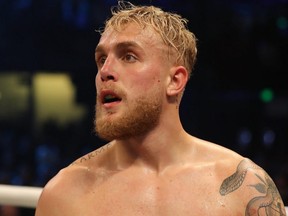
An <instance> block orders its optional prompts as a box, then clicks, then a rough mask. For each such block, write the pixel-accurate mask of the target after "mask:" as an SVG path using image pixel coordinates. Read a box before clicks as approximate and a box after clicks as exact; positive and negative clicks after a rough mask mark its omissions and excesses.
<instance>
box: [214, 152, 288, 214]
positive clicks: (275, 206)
mask: <svg viewBox="0 0 288 216" xmlns="http://www.w3.org/2000/svg"><path fill="white" fill-rule="evenodd" d="M219 193H220V194H221V196H223V197H227V198H231V199H232V200H233V199H234V200H235V201H236V202H237V200H239V199H241V200H242V201H244V205H245V215H255V214H256V213H257V215H286V214H285V206H284V204H283V200H282V198H281V196H280V194H279V191H278V189H277V187H276V185H275V183H274V182H273V180H272V178H271V177H270V176H269V174H268V173H267V172H266V171H265V170H264V169H263V168H261V167H260V166H258V165H257V164H255V163H254V162H253V161H251V160H250V159H248V158H244V159H243V160H241V161H240V162H239V163H238V165H237V168H236V169H235V170H234V172H232V173H229V174H228V173H227V177H226V178H225V179H224V180H223V182H222V184H221V186H220V188H219Z"/></svg>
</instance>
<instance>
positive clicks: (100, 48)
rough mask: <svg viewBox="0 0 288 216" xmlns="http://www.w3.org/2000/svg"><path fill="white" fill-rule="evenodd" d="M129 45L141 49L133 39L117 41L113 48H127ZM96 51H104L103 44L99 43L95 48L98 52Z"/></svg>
mask: <svg viewBox="0 0 288 216" xmlns="http://www.w3.org/2000/svg"><path fill="white" fill-rule="evenodd" d="M130 47H135V48H137V49H142V48H141V47H140V46H139V44H138V43H136V42H135V41H123V42H119V43H117V44H116V45H115V48H116V49H125V48H126V49H127V48H130ZM98 52H100V53H101V52H105V48H104V46H103V45H101V44H99V45H97V47H96V49H95V53H98Z"/></svg>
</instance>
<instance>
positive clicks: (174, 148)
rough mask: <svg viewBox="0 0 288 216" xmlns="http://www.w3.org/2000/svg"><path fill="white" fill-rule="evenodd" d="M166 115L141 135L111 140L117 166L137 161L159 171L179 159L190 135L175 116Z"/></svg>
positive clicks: (188, 141)
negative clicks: (160, 121) (163, 119)
mask: <svg viewBox="0 0 288 216" xmlns="http://www.w3.org/2000/svg"><path fill="white" fill-rule="evenodd" d="M167 119H168V120H165V122H164V123H163V122H162V124H160V125H159V126H157V127H156V128H155V129H154V130H153V131H150V132H149V133H148V134H146V135H145V136H141V137H133V138H129V139H125V140H115V141H114V142H115V154H116V155H115V156H116V160H117V164H118V166H121V167H119V168H120V169H121V168H125V167H128V166H131V165H139V166H142V167H143V166H145V167H147V168H149V169H151V170H154V171H156V172H161V171H163V170H164V169H165V168H166V167H168V166H169V165H171V164H177V162H179V163H180V162H181V161H182V153H183V152H185V151H186V149H187V148H188V145H187V144H188V143H190V140H191V136H190V135H188V134H187V133H186V132H185V131H184V129H183V128H182V125H181V123H180V120H179V119H178V121H171V120H169V118H167ZM171 119H173V118H171ZM174 120H175V118H174ZM163 125H164V126H163ZM189 146H190V145H189ZM180 156H181V157H180Z"/></svg>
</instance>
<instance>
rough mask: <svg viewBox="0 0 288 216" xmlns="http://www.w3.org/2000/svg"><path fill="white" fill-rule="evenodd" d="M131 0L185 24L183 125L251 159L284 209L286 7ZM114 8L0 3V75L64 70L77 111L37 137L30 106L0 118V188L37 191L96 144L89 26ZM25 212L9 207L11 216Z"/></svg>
mask: <svg viewBox="0 0 288 216" xmlns="http://www.w3.org/2000/svg"><path fill="white" fill-rule="evenodd" d="M131 2H132V3H135V4H152V5H156V6H161V7H163V8H164V9H165V10H169V11H172V12H177V13H180V14H182V16H183V17H185V18H187V19H188V20H189V28H190V29H191V31H193V32H194V33H195V34H196V36H197V38H198V40H199V41H198V53H199V54H198V61H197V64H196V66H195V70H194V72H193V76H192V77H191V80H190V82H189V84H188V87H187V89H186V92H185V95H184V98H183V103H182V105H181V118H182V120H183V124H184V127H185V128H186V130H187V131H188V132H189V133H191V134H193V135H195V136H198V137H200V138H203V139H206V140H209V141H212V142H216V143H219V144H221V145H223V146H226V147H228V148H230V149H233V150H235V151H237V152H239V153H240V154H242V155H244V156H247V157H250V158H251V159H252V160H254V161H255V162H257V163H258V164H259V165H261V166H262V167H263V168H265V169H266V171H267V172H268V173H269V174H270V176H271V177H272V178H273V179H274V180H275V183H276V185H277V186H278V188H279V190H280V193H281V195H282V196H283V199H284V201H285V205H288V184H287V178H288V159H287V156H288V154H287V152H288V150H286V145H287V143H288V78H287V72H288V1H287V0H254V1H253V0H223V1H221V0H210V1H208V0H197V1H196V0H195V1H193V0H154V1H153V0H147V1H145V0H142V1H140V0H139V1H131ZM116 3H117V1H116V0H106V1H105V0H97V1H96V0H94V1H92V0H78V1H77V0H0V74H1V73H6V74H7V73H9V72H13V73H15V72H16V73H17V74H19V76H21V74H22V75H23V74H24V73H25V76H26V77H28V78H27V79H26V80H25V83H26V84H27V85H28V86H29V85H30V84H31V83H30V82H31V77H33V76H34V75H35V74H37V73H38V72H39V71H50V72H52V73H57V72H58V71H66V72H68V73H69V75H70V76H71V79H72V81H73V84H74V85H75V87H76V89H77V92H76V101H77V103H79V104H83V105H85V107H87V115H86V116H85V118H83V119H81V121H80V122H78V123H77V124H72V125H69V126H66V127H64V128H63V127H59V126H58V125H57V124H56V123H55V122H53V120H51V121H49V122H46V123H45V125H43V127H41V130H37V132H35V125H34V120H33V118H34V115H33V101H31V109H29V110H28V111H27V112H26V113H25V114H23V115H22V117H21V118H16V119H15V118H13V116H11V118H10V117H9V116H8V117H6V118H2V119H0V183H5V184H13V185H30V186H41V187H42V186H44V185H45V183H46V182H47V181H48V180H49V179H50V178H51V177H52V176H53V175H55V174H56V172H57V171H58V170H59V169H61V168H62V167H64V166H66V165H67V164H69V163H70V162H72V161H73V160H74V159H76V158H78V157H80V156H81V155H82V154H84V153H86V152H88V151H90V150H93V149H95V148H97V147H100V146H101V145H103V142H102V141H101V140H99V139H98V138H97V137H96V136H95V135H94V134H93V132H92V130H93V129H92V128H93V116H94V103H95V87H94V78H95V75H96V73H97V70H96V66H95V63H94V49H95V46H96V44H97V41H98V39H99V35H98V33H97V32H95V29H99V28H100V27H102V26H103V22H104V21H105V20H106V18H108V17H109V16H110V7H111V6H112V5H115V4H116ZM0 88H1V87H0ZM265 92H266V93H267V92H268V96H269V94H270V96H271V97H268V98H267V97H265ZM0 93H1V92H0ZM263 94H264V97H263ZM0 96H1V94H0ZM261 96H262V97H261ZM0 99H1V97H0ZM2 106H3V104H2ZM0 110H1V103H0ZM32 212H33V210H30V209H19V212H18V215H33V213H32ZM0 214H1V213H0ZM3 215H4V214H3Z"/></svg>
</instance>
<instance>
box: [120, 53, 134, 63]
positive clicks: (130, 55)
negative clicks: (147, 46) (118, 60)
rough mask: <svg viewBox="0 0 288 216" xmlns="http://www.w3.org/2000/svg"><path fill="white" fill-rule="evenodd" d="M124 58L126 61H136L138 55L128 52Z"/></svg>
mask: <svg viewBox="0 0 288 216" xmlns="http://www.w3.org/2000/svg"><path fill="white" fill-rule="evenodd" d="M123 60H124V61H126V62H131V63H132V62H135V61H136V60H137V58H136V56H135V55H133V54H131V53H127V54H126V55H125V56H124V57H123Z"/></svg>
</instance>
